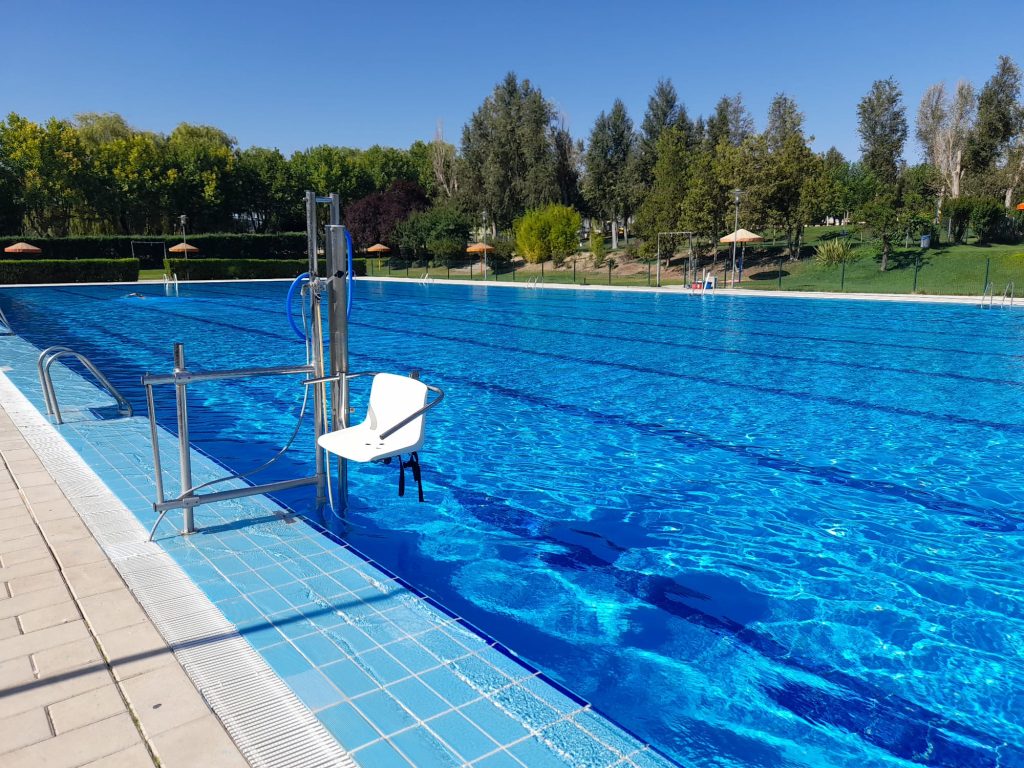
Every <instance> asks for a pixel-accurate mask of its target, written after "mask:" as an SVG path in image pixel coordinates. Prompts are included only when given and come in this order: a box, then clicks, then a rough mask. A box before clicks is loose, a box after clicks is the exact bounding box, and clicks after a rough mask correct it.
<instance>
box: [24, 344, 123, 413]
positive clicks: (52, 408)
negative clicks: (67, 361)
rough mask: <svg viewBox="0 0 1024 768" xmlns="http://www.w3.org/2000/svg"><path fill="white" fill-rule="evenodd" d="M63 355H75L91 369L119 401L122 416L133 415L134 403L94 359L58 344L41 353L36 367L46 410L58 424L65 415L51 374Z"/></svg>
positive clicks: (97, 379) (118, 408)
mask: <svg viewBox="0 0 1024 768" xmlns="http://www.w3.org/2000/svg"><path fill="white" fill-rule="evenodd" d="M62 357H73V358H75V359H76V360H78V362H80V363H81V364H82V365H83V366H85V368H86V370H88V371H89V373H91V374H92V375H93V377H95V379H96V381H98V382H99V383H100V386H102V387H103V388H104V389H105V390H107V392H108V393H109V394H110V396H111V397H113V398H114V400H116V401H117V410H118V413H120V414H121V415H122V416H131V415H133V413H134V411H133V410H132V404H131V403H129V402H128V399H127V398H126V397H125V396H124V395H122V394H121V392H120V390H118V388H117V387H115V386H114V385H113V384H112V383H111V382H110V379H108V378H107V377H106V376H104V375H103V373H102V372H101V371H100V369H99V368H97V367H96V366H95V365H94V364H93V362H92V360H90V359H89V358H87V357H86V356H85V355H83V354H82V353H81V352H76V351H75V350H73V349H71V348H70V347H64V346H61V345H56V346H52V347H47V348H46V349H44V350H43V351H42V352H41V353H40V355H39V360H38V361H37V362H36V368H37V369H38V371H39V386H40V387H41V388H42V390H43V400H44V401H45V402H46V412H47V413H48V414H50V415H51V416H53V417H54V419H55V420H56V421H57V423H58V424H63V423H64V417H63V416H62V415H61V412H60V406H59V405H58V404H57V392H56V390H54V388H53V377H52V376H51V374H50V367H51V366H52V365H53V364H54V363H55V362H57V361H58V360H60V359H61V358H62Z"/></svg>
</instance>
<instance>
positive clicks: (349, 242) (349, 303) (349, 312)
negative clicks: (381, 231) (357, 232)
mask: <svg viewBox="0 0 1024 768" xmlns="http://www.w3.org/2000/svg"><path fill="white" fill-rule="evenodd" d="M345 245H346V246H348V301H347V306H346V307H345V317H346V318H349V317H352V283H354V282H355V279H356V273H355V270H354V269H352V235H351V234H349V231H348V229H346V230H345Z"/></svg>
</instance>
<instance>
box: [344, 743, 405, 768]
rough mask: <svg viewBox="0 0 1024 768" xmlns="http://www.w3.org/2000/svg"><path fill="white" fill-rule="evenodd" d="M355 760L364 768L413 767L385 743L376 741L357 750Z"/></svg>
mask: <svg viewBox="0 0 1024 768" xmlns="http://www.w3.org/2000/svg"><path fill="white" fill-rule="evenodd" d="M355 758H356V762H357V763H359V765H361V766H364V767H365V768H409V766H413V765H414V764H413V763H411V762H409V761H408V760H407V759H406V758H404V757H402V755H401V753H400V752H398V750H396V749H395V748H394V747H393V746H391V745H390V744H389V743H388V742H386V741H378V742H377V743H376V744H371V745H370V746H368V747H364V748H363V749H360V750H358V751H357V752H356V753H355ZM415 768H420V767H418V766H416V767H415Z"/></svg>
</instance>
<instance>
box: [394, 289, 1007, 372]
mask: <svg viewBox="0 0 1024 768" xmlns="http://www.w3.org/2000/svg"><path fill="white" fill-rule="evenodd" d="M434 300H435V299H433V297H431V301H434ZM398 301H402V302H405V303H407V304H409V305H410V306H411V307H412V308H413V309H416V308H417V307H420V306H422V302H417V301H415V297H408V298H402V299H398ZM440 301H446V302H450V303H455V304H458V305H460V306H465V305H466V302H465V301H460V300H458V299H440ZM394 303H395V300H394V299H388V304H389V305H391V304H394ZM471 306H472V308H473V310H474V311H477V312H488V313H493V314H501V315H502V316H504V317H506V318H507V317H508V314H509V312H508V311H507V310H505V309H503V308H501V307H499V306H496V302H494V303H490V304H486V305H485V304H479V303H472V304H471ZM507 306H508V308H510V309H515V310H517V311H520V314H528V315H529V316H530V317H547V318H550V319H552V320H555V321H558V322H559V323H566V322H572V321H588V322H590V321H593V320H594V318H593V317H582V318H581V317H578V316H573V315H568V314H565V313H546V312H537V311H533V308H532V306H531V307H530V309H531V311H530V312H529V313H524V312H521V310H523V309H525V307H523V305H522V304H520V303H518V302H516V303H509V304H508V305H507ZM613 314H614V315H621V316H622V317H616V318H615V320H614V322H615V324H617V325H636V326H640V327H644V328H650V327H655V328H663V329H667V330H676V331H682V330H687V331H702V332H707V331H709V330H713V331H715V332H716V333H723V334H729V335H734V336H765V337H768V338H775V339H783V340H785V341H794V340H797V341H813V342H822V343H831V344H848V345H852V346H857V347H885V348H889V349H902V350H911V351H918V352H941V353H943V354H956V355H958V356H962V357H981V358H986V357H1005V358H1009V359H1014V360H1017V359H1024V354H1014V353H1010V352H989V351H986V350H984V349H979V348H973V349H950V348H948V347H932V346H920V345H913V344H898V343H895V342H886V341H861V340H857V339H842V338H830V337H824V336H806V335H801V334H794V333H781V332H773V331H761V330H740V329H736V328H727V327H721V326H714V327H709V326H707V325H703V326H701V325H688V324H683V323H673V324H665V323H659V322H655V321H653V320H652V321H647V320H636V319H635V318H636V312H635V311H628V310H625V309H606V310H605V311H604V312H603V313H602V318H604V319H607V318H608V317H609V316H611V315H613ZM412 315H413V316H414V315H415V312H413V313H412ZM714 320H716V321H718V322H719V323H721V324H722V325H723V326H724V325H725V324H733V325H735V324H743V325H749V324H751V323H754V322H758V318H753V317H742V318H737V317H729V316H727V315H720V316H716V317H715V318H714Z"/></svg>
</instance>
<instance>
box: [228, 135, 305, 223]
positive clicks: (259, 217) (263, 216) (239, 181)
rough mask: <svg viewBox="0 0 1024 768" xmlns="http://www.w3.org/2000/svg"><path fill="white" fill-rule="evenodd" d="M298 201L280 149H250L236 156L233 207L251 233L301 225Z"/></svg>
mask: <svg viewBox="0 0 1024 768" xmlns="http://www.w3.org/2000/svg"><path fill="white" fill-rule="evenodd" d="M300 199H301V198H300V196H299V190H297V189H296V188H295V184H294V183H293V180H292V175H291V169H290V167H289V165H288V161H287V160H286V159H285V157H284V155H282V154H281V152H280V151H279V150H277V149H266V148H264V147H249V148H248V149H243V150H242V151H241V152H239V153H238V157H237V161H236V164H235V172H234V200H233V206H232V207H233V209H234V212H235V215H237V216H240V217H242V218H244V219H246V220H248V222H249V227H250V228H251V229H252V230H253V231H254V232H277V231H280V230H281V229H283V228H285V227H286V226H288V225H291V226H292V227H299V226H301V224H300V222H299V221H297V220H296V219H297V218H298V217H297V216H296V213H297V210H296V209H297V207H298V204H299V201H300Z"/></svg>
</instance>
